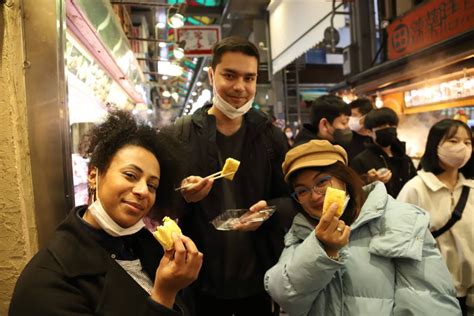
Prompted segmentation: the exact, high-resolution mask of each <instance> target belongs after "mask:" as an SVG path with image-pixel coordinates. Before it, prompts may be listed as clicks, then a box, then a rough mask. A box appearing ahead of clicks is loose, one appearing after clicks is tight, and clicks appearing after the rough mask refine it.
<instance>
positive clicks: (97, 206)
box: [9, 111, 203, 316]
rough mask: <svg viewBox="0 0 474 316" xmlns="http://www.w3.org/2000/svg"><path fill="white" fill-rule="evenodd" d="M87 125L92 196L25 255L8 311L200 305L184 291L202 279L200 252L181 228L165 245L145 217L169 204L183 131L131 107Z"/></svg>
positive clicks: (163, 314)
mask: <svg viewBox="0 0 474 316" xmlns="http://www.w3.org/2000/svg"><path fill="white" fill-rule="evenodd" d="M88 135H89V137H88V138H86V140H88V142H87V145H86V147H87V150H86V154H87V155H88V156H89V157H90V164H89V175H88V185H89V191H90V200H91V202H90V204H89V205H82V206H78V207H75V208H74V209H73V210H72V211H71V212H69V215H68V216H67V218H66V219H65V220H64V222H63V223H61V224H60V225H59V227H58V228H57V230H56V232H55V234H54V236H53V238H52V240H51V241H50V243H49V245H48V246H47V248H46V249H43V250H40V252H39V253H37V254H36V255H35V256H34V257H33V259H31V261H30V262H29V263H28V264H27V266H26V267H25V269H24V270H23V272H22V273H21V275H20V278H19V279H18V281H17V284H16V286H15V290H14V292H13V296H12V300H11V303H10V310H9V315H10V316H26V315H61V316H63V315H64V316H69V315H71V316H72V315H111V316H112V315H113V316H120V315H124V316H125V315H143V316H145V315H146V316H152V315H155V316H178V315H183V316H185V315H186V316H187V315H193V314H192V311H191V310H190V308H189V307H190V306H191V305H189V304H185V301H184V300H183V296H181V294H178V293H179V292H180V291H181V289H183V288H185V287H187V286H188V285H189V284H191V283H192V282H193V281H194V280H195V279H197V276H198V273H199V270H200V268H201V264H202V258H203V255H202V253H200V252H199V251H198V250H197V248H196V246H195V245H194V243H193V241H192V240H191V239H189V238H188V237H186V236H177V235H174V236H173V239H174V249H171V250H168V251H163V248H162V247H161V246H160V244H159V243H158V241H157V240H156V239H155V238H154V237H153V236H152V234H151V233H150V232H149V231H148V230H147V229H146V228H144V226H145V224H144V222H143V218H144V217H145V216H148V215H150V214H151V213H150V212H153V213H155V212H157V211H158V210H160V213H159V214H154V215H155V217H159V216H160V215H162V213H161V211H163V209H167V208H168V207H169V203H170V201H171V199H170V196H171V194H172V192H173V187H174V185H175V183H176V182H177V181H179V179H176V178H175V177H176V175H177V174H178V172H179V170H180V168H181V167H180V165H179V162H180V161H181V158H180V152H181V150H180V145H179V143H178V141H177V140H176V139H173V138H172V137H171V136H170V135H164V134H162V133H157V132H156V131H155V130H154V129H153V128H151V127H149V126H146V125H139V124H137V123H136V122H135V120H134V119H133V117H132V116H131V114H130V113H127V112H124V111H116V112H112V113H111V114H109V117H108V118H107V120H106V121H105V122H104V123H102V124H100V125H98V126H96V127H94V128H93V129H92V130H91V132H90V133H89V134H88ZM152 208H153V211H152Z"/></svg>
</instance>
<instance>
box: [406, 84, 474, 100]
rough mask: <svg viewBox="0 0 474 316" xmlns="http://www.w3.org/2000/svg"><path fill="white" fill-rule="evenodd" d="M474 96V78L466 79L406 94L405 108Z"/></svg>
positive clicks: (409, 91)
mask: <svg viewBox="0 0 474 316" xmlns="http://www.w3.org/2000/svg"><path fill="white" fill-rule="evenodd" d="M472 96H474V78H472V77H466V78H461V79H456V80H451V81H446V82H441V83H437V84H433V85H429V86H426V87H423V88H419V89H412V90H408V91H406V92H405V93H404V99H405V106H406V107H415V106H421V105H427V104H431V103H437V102H445V101H451V100H456V99H461V98H466V97H472Z"/></svg>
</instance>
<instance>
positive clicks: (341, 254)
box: [9, 37, 474, 316]
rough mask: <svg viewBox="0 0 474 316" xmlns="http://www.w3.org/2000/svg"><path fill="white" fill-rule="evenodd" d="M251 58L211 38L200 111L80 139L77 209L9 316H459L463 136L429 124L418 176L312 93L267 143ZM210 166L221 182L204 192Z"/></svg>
mask: <svg viewBox="0 0 474 316" xmlns="http://www.w3.org/2000/svg"><path fill="white" fill-rule="evenodd" d="M258 61H259V51H258V49H257V48H256V47H255V45H253V44H252V43H250V42H249V41H248V40H246V39H242V38H236V37H228V38H225V39H223V40H222V41H220V42H219V43H218V44H217V45H216V46H215V47H214V50H213V60H212V67H211V68H210V70H209V80H210V82H211V83H212V86H213V90H214V93H213V95H214V97H213V99H212V102H211V103H209V104H207V105H205V106H203V107H202V108H201V109H199V110H197V111H196V112H195V113H194V114H192V115H191V116H188V117H185V118H182V119H179V120H178V121H177V122H176V123H175V124H174V125H173V126H169V127H167V128H164V129H162V130H161V131H159V132H157V131H156V130H154V129H152V128H150V127H148V126H145V125H141V124H139V123H137V122H136V121H135V120H134V119H133V117H131V115H129V114H127V113H124V112H121V111H119V112H116V113H111V114H110V115H109V117H108V118H107V120H106V121H105V122H104V123H102V124H101V125H99V126H97V127H96V128H94V129H93V130H92V131H91V132H90V134H89V137H88V138H87V141H88V142H87V145H86V146H84V148H86V152H85V154H87V155H88V156H90V158H91V160H90V166H89V174H88V184H89V190H90V194H89V203H88V204H87V205H83V206H79V207H76V208H74V209H73V210H72V211H70V213H69V215H68V217H67V218H66V220H65V221H64V222H63V223H62V224H61V225H60V226H59V227H58V229H57V231H56V234H55V235H54V238H53V239H52V240H51V243H50V245H49V246H48V247H47V248H46V249H44V250H41V251H40V252H39V253H38V254H37V255H36V256H34V258H33V259H32V260H31V261H30V263H29V264H28V265H27V267H26V268H25V270H24V271H23V273H22V275H21V276H20V278H19V280H18V282H17V285H16V288H15V291H14V294H13V298H12V302H11V306H10V311H9V315H11V316H16V315H32V314H38V315H78V314H87V315H97V314H100V315H169V316H172V315H198V316H204V315H205V316H208V315H219V316H248V315H259V316H266V315H268V316H270V315H278V314H279V313H280V307H282V308H283V310H284V311H286V312H288V313H289V314H290V315H468V313H469V315H473V313H474V273H473V270H474V246H473V245H474V243H473V218H474V214H473V212H474V180H473V178H474V162H473V160H474V159H473V156H472V135H471V133H470V129H469V127H468V126H467V125H466V124H465V123H462V122H460V121H457V120H451V119H446V120H443V121H440V122H438V123H436V124H435V125H434V126H433V127H432V128H431V130H430V131H429V136H428V140H427V144H426V149H425V154H424V155H423V157H422V159H421V162H420V165H419V167H418V170H417V169H416V168H415V166H414V164H413V162H412V161H411V159H410V157H408V155H407V154H406V152H405V144H404V143H403V142H402V141H401V140H400V139H399V138H398V135H397V127H398V123H399V118H398V116H397V114H396V113H395V112H394V111H393V110H391V109H389V108H381V109H374V108H373V107H372V104H371V102H370V101H369V100H367V99H359V100H355V101H353V102H352V103H350V104H347V103H346V102H344V101H343V100H342V99H341V98H340V97H338V96H335V95H324V96H321V97H319V98H318V99H316V100H315V101H314V102H313V103H312V104H311V109H310V122H309V123H307V124H304V125H303V126H301V130H298V131H297V130H296V129H294V126H293V128H292V127H290V126H286V127H285V129H284V130H281V129H279V128H277V127H276V126H275V125H274V124H272V119H271V118H270V117H269V116H268V115H266V114H265V113H263V112H261V111H259V110H256V109H254V108H252V104H253V100H254V97H255V93H256V77H257V74H258ZM228 157H232V158H234V159H237V160H239V161H240V167H239V169H238V171H237V172H236V174H235V175H234V177H233V180H232V181H228V180H224V179H220V180H219V179H217V178H216V179H215V180H214V179H213V177H211V176H209V175H213V174H215V172H216V171H219V170H222V169H223V165H224V164H225V161H226V158H228ZM182 158H185V159H182ZM181 169H183V170H181ZM175 188H177V189H175ZM328 188H335V189H339V190H342V191H344V194H345V202H346V203H345V204H344V206H343V208H342V214H340V215H337V214H336V210H337V209H338V205H337V204H335V203H333V204H332V205H330V206H329V207H328V209H327V210H326V211H325V212H323V205H324V198H325V196H326V192H327V190H328ZM269 205H271V206H274V207H275V208H276V211H275V214H274V215H272V216H270V217H268V216H267V215H263V216H264V217H261V219H262V220H261V221H241V222H238V223H236V224H235V225H234V226H233V228H232V229H231V230H227V231H221V230H216V229H215V228H214V226H212V225H211V223H210V222H211V221H212V220H213V219H214V218H215V217H216V216H219V215H220V214H222V213H223V212H224V211H225V210H229V209H245V210H246V214H250V215H255V214H261V213H262V212H263V213H262V214H266V213H265V212H264V210H266V209H267V208H268V206H269ZM170 209H171V210H174V211H175V213H174V214H173V216H174V218H176V219H177V220H178V223H179V225H180V226H181V228H182V231H183V235H182V236H179V235H177V234H174V235H173V243H174V248H173V249H171V250H163V249H162V248H161V247H160V246H159V244H157V242H156V241H155V240H154V239H153V237H152V235H151V234H150V232H149V231H148V230H147V228H146V227H145V224H144V222H143V218H145V217H149V216H151V217H153V218H155V219H157V220H160V219H161V218H162V217H163V216H164V215H165V214H166V215H168V214H169V210H170Z"/></svg>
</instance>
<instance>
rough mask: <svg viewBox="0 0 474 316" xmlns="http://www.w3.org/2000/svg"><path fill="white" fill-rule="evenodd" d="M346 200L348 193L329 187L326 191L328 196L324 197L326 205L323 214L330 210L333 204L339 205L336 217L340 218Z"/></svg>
mask: <svg viewBox="0 0 474 316" xmlns="http://www.w3.org/2000/svg"><path fill="white" fill-rule="evenodd" d="M345 199H346V192H344V191H342V190H339V189H335V188H331V187H328V188H327V190H326V195H325V196H324V204H323V214H324V213H325V212H326V211H327V210H328V208H329V206H331V205H332V203H334V202H336V203H337V211H336V214H335V216H336V217H340V216H341V215H342V213H343V211H344V209H343V208H344V201H345Z"/></svg>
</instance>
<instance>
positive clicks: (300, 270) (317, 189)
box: [264, 140, 461, 316]
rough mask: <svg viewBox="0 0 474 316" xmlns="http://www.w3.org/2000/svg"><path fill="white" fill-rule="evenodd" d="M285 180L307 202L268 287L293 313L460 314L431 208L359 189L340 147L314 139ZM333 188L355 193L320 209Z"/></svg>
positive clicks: (375, 188) (375, 189)
mask: <svg viewBox="0 0 474 316" xmlns="http://www.w3.org/2000/svg"><path fill="white" fill-rule="evenodd" d="M283 172H284V174H285V180H286V181H287V182H288V183H289V184H290V185H291V188H292V189H293V191H294V193H293V197H294V198H295V199H296V200H297V201H298V202H299V204H300V205H301V207H302V210H301V212H300V213H298V214H297V215H296V216H295V219H294V221H293V225H292V227H291V229H290V231H289V232H288V233H287V235H286V236H285V249H284V250H283V253H282V255H281V257H280V259H279V262H278V263H277V264H276V265H275V266H273V267H272V268H271V269H270V270H268V271H267V273H266V274H265V281H264V282H265V288H266V290H267V291H268V292H269V294H270V295H271V296H272V298H273V299H274V300H275V301H276V302H277V303H278V304H280V306H282V308H283V309H284V310H285V311H286V312H287V313H289V314H290V315H291V316H297V315H310V316H313V315H325V316H327V315H357V316H367V315H377V316H384V315H387V316H389V315H403V316H405V315H416V316H418V315H430V316H432V315H443V316H444V315H446V316H448V315H449V316H451V315H461V311H460V309H459V304H458V302H457V300H456V292H455V290H454V286H453V284H452V281H451V277H450V275H449V272H448V270H447V268H446V265H445V264H444V261H443V259H442V258H441V255H440V253H439V251H438V249H437V248H436V243H435V241H434V239H433V237H432V236H431V233H430V232H429V230H428V223H429V215H428V214H427V213H426V212H425V211H424V210H422V209H420V208H418V207H416V206H414V205H410V204H405V203H401V202H398V201H396V200H394V199H393V198H392V197H391V196H389V195H388V194H387V192H386V190H385V187H384V185H383V183H379V182H377V183H373V184H371V185H368V186H366V187H364V188H362V183H361V181H360V180H359V178H358V177H357V175H356V174H355V173H354V172H353V171H352V170H351V169H349V168H348V167H347V154H346V152H345V151H344V150H343V149H342V147H340V146H337V145H336V146H334V145H332V144H330V143H329V142H327V141H324V140H313V141H310V142H308V143H306V144H303V145H300V146H297V147H295V148H294V149H292V150H290V151H289V152H288V153H287V155H286V158H285V162H284V163H283ZM328 187H333V188H336V189H340V190H344V191H346V194H347V196H348V197H350V199H349V202H348V203H347V207H346V208H345V211H344V213H343V214H342V215H341V216H340V218H339V217H338V216H336V212H337V205H336V204H335V203H333V205H331V206H330V207H329V208H328V210H327V211H326V212H324V214H323V212H322V208H323V201H324V196H325V193H326V190H327V188H328Z"/></svg>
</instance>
